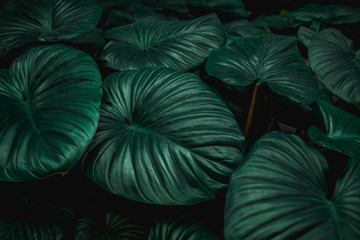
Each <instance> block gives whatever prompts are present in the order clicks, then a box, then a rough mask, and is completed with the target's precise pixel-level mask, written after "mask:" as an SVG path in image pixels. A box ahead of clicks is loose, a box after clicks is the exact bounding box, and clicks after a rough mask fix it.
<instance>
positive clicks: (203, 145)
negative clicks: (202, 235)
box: [84, 68, 244, 205]
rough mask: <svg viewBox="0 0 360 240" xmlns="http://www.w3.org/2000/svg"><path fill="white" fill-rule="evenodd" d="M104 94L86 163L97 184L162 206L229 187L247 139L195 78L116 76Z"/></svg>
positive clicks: (160, 72) (163, 72) (151, 72)
mask: <svg viewBox="0 0 360 240" xmlns="http://www.w3.org/2000/svg"><path fill="white" fill-rule="evenodd" d="M103 90H104V98H105V102H104V103H103V104H102V107H101V114H100V115H101V117H100V121H99V126H98V130H97V133H96V134H95V137H94V139H93V141H92V144H91V145H90V149H89V151H88V153H87V157H86V158H85V162H84V168H85V169H86V172H87V175H88V176H89V177H90V178H91V179H92V180H93V181H94V182H96V183H97V184H99V185H100V186H102V187H103V188H105V189H107V190H108V191H110V192H112V193H114V194H117V195H120V196H123V197H126V198H129V199H133V200H136V201H141V202H148V203H154V204H164V205H178V204H189V203H195V202H199V201H203V200H206V199H209V198H212V197H213V195H214V193H215V192H217V191H218V190H220V189H223V188H224V187H226V186H227V183H228V180H229V177H230V174H231V172H232V171H233V169H234V168H235V167H236V165H237V164H238V163H239V162H240V161H241V159H242V154H243V149H244V138H243V135H242V133H241V130H240V129H239V127H238V125H237V123H236V121H235V120H234V116H233V114H232V113H231V112H230V110H229V109H228V108H227V106H226V105H225V103H224V102H223V101H222V100H221V99H219V98H218V96H217V95H216V94H215V93H213V92H211V90H210V89H209V88H208V86H207V85H205V84H204V83H203V82H202V81H201V80H200V79H199V78H197V77H196V76H195V75H194V74H190V73H184V72H179V71H175V70H171V69H166V68H148V69H143V70H139V71H123V72H117V73H114V74H112V75H110V76H109V77H107V78H106V79H105V81H104V89H103Z"/></svg>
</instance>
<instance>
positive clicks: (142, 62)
mask: <svg viewBox="0 0 360 240" xmlns="http://www.w3.org/2000/svg"><path fill="white" fill-rule="evenodd" d="M105 37H106V38H110V39H112V40H111V41H110V42H109V43H108V44H106V46H105V48H104V52H103V55H102V58H103V59H104V60H105V61H106V63H107V65H108V66H109V67H111V68H113V69H117V70H136V69H141V68H145V67H151V66H154V67H155V66H157V67H167V68H172V69H176V70H184V71H187V70H189V69H190V68H192V67H196V66H198V65H199V64H201V63H202V62H203V61H204V60H205V58H206V57H207V56H208V54H209V52H210V51H211V50H212V49H214V48H218V47H220V46H223V45H224V44H225V33H224V30H223V28H222V25H221V23H220V21H219V19H218V18H217V17H216V15H215V14H211V15H208V16H204V17H200V18H197V19H194V20H186V21H150V22H145V21H141V22H136V23H133V24H130V25H126V26H121V27H117V28H114V29H112V30H110V31H108V32H106V33H105Z"/></svg>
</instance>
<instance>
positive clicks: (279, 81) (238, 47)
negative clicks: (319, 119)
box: [206, 34, 319, 103]
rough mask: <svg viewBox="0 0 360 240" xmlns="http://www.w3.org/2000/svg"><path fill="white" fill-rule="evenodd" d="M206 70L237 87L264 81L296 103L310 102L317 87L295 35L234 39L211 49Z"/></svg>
mask: <svg viewBox="0 0 360 240" xmlns="http://www.w3.org/2000/svg"><path fill="white" fill-rule="evenodd" d="M206 71H207V73H208V74H209V75H211V76H214V77H216V78H219V79H221V80H222V81H224V82H226V83H228V84H232V85H237V86H246V85H249V84H251V83H253V82H254V81H255V82H257V84H261V83H267V84H268V86H269V87H270V88H271V89H272V90H273V91H274V92H275V93H277V94H280V95H282V96H285V97H288V98H290V99H292V100H294V101H297V102H304V103H312V102H313V101H314V100H315V99H316V97H317V93H318V88H319V87H318V82H317V81H316V79H315V78H314V77H313V75H312V73H311V72H310V71H309V69H308V68H307V66H306V65H305V61H304V59H303V58H302V56H301V55H300V53H299V50H298V49H297V45H296V38H295V37H285V36H279V35H274V34H266V35H261V36H255V37H252V38H243V39H237V40H235V41H233V42H232V43H231V44H228V45H226V46H224V47H221V48H218V49H215V50H213V51H211V53H210V55H209V57H208V61H207V63H206Z"/></svg>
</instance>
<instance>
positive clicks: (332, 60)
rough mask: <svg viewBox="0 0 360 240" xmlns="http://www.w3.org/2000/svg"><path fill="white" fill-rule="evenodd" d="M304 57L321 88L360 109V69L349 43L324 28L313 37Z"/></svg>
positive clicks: (334, 32)
mask: <svg viewBox="0 0 360 240" xmlns="http://www.w3.org/2000/svg"><path fill="white" fill-rule="evenodd" d="M308 55H309V62H310V66H311V68H312V70H313V71H314V72H315V74H316V76H317V77H318V78H319V80H320V81H321V82H322V83H323V84H324V85H325V87H326V88H328V89H329V90H330V91H331V92H333V93H334V94H335V95H337V96H338V97H340V98H341V99H343V100H345V101H346V102H348V103H352V104H354V105H355V106H357V107H360V66H359V63H358V62H357V61H356V59H355V52H354V51H353V50H352V41H351V40H349V39H348V38H346V37H345V36H344V35H343V34H342V33H341V32H340V31H339V30H337V29H334V28H328V29H325V30H322V31H321V32H319V33H317V34H316V35H315V37H314V39H313V40H312V41H311V43H310V45H309V54H308Z"/></svg>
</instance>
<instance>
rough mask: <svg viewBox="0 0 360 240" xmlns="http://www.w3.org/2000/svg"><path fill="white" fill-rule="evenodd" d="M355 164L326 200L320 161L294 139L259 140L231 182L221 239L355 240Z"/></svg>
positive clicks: (358, 198)
mask: <svg viewBox="0 0 360 240" xmlns="http://www.w3.org/2000/svg"><path fill="white" fill-rule="evenodd" d="M359 160H360V159H359V157H356V158H353V159H351V160H350V162H349V164H348V169H347V171H346V173H345V175H343V177H342V178H340V179H339V180H338V181H337V183H336V186H335V191H334V195H333V198H332V199H331V200H327V199H326V191H327V186H326V182H325V173H326V172H327V171H328V167H327V163H326V160H325V158H324V157H323V156H322V155H321V154H320V153H319V152H318V151H316V150H315V149H314V148H312V147H310V146H308V145H306V144H305V143H304V142H303V141H302V140H301V139H300V138H299V137H297V136H295V135H288V134H285V133H280V132H271V133H269V134H267V135H265V136H263V137H262V138H261V139H260V140H258V141H257V142H256V143H255V145H254V146H253V148H252V149H251V151H250V152H249V154H248V155H247V157H246V159H245V160H244V161H245V163H244V164H243V165H242V166H241V167H239V168H237V169H236V170H235V171H234V173H233V175H232V177H231V181H230V185H229V190H228V193H227V197H226V206H225V230H224V231H225V239H231V240H235V239H248V240H251V239H256V240H261V239H347V240H355V239H359V237H360V210H359V208H358V206H359V204H360V192H359V187H360V161H359Z"/></svg>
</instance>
